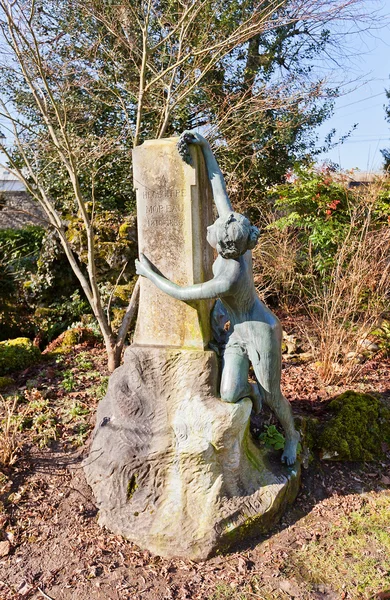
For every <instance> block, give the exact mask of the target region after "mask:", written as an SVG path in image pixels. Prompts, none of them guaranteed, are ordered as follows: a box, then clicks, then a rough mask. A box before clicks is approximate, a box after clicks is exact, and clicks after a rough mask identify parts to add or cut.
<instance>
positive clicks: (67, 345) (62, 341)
mask: <svg viewBox="0 0 390 600" xmlns="http://www.w3.org/2000/svg"><path fill="white" fill-rule="evenodd" d="M95 341H96V336H95V334H94V332H93V331H92V330H91V329H89V328H88V327H73V328H72V329H68V330H67V331H64V333H62V334H61V335H60V336H59V337H58V338H57V339H56V340H54V341H53V342H52V343H51V344H50V345H49V346H48V347H47V349H46V351H45V352H49V353H50V354H69V353H70V352H71V351H72V350H73V348H74V347H75V346H76V345H77V344H82V343H85V342H87V343H88V342H89V343H93V342H95Z"/></svg>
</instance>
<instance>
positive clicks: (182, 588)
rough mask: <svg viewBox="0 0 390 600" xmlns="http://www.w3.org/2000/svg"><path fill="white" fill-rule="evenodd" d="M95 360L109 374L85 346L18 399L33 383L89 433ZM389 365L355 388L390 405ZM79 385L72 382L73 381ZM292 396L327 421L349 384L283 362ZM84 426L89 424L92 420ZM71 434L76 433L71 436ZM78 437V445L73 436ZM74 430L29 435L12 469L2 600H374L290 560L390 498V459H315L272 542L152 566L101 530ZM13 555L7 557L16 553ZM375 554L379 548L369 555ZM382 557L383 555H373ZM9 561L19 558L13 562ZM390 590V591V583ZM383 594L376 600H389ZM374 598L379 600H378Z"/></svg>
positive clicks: (40, 375)
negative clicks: (44, 441)
mask: <svg viewBox="0 0 390 600" xmlns="http://www.w3.org/2000/svg"><path fill="white" fill-rule="evenodd" d="M81 352H84V353H85V355H88V356H89V357H90V360H91V361H92V362H93V368H94V369H95V371H98V372H99V373H100V376H101V375H106V374H107V373H106V372H105V366H104V351H103V350H102V349H100V348H93V349H88V348H86V347H80V348H76V349H75V352H74V354H73V355H70V356H68V357H67V358H66V359H64V362H63V363H62V364H61V365H58V364H56V363H55V362H54V361H53V362H52V363H50V362H46V363H45V364H44V365H40V366H38V367H34V368H31V369H29V370H27V371H25V372H24V373H20V374H18V375H17V376H16V387H15V389H14V390H13V392H14V393H15V392H18V393H19V394H23V392H24V391H25V390H26V389H28V387H29V386H27V388H26V382H30V387H31V381H33V384H34V389H37V390H41V391H42V390H44V391H45V395H46V397H48V398H50V404H51V406H52V407H53V409H54V410H57V411H58V410H60V408H59V407H60V406H61V405H63V404H64V402H65V401H66V400H69V394H71V395H72V398H73V401H74V402H79V403H80V404H81V405H82V406H88V409H89V414H88V415H87V416H86V417H85V418H86V419H87V421H88V427H89V431H90V428H91V427H92V426H93V418H94V412H95V408H96V404H97V401H96V397H95V392H96V388H97V385H98V379H99V377H98V374H96V379H95V380H94V379H93V378H92V380H91V378H89V379H88V378H86V375H85V370H84V371H83V369H82V368H77V367H74V365H75V357H76V356H77V354H80V353H81ZM69 369H73V371H72V373H73V376H74V380H75V384H74V389H73V390H72V391H71V392H66V391H65V390H64V389H63V387H61V386H62V385H63V381H64V373H65V372H69ZM389 372H390V361H389V360H383V359H382V360H376V361H375V360H372V361H370V362H369V363H366V365H365V367H364V369H363V371H362V374H361V377H360V379H359V380H358V381H357V382H356V383H355V384H354V386H353V388H354V389H357V390H361V391H366V392H370V393H374V394H375V395H380V396H381V397H383V398H384V399H385V400H386V401H388V400H389V398H390V390H389V377H388V375H389ZM68 378H69V375H68ZM283 389H284V392H285V394H286V396H287V397H288V398H289V399H290V400H291V402H292V405H293V409H294V412H296V413H298V414H301V415H316V416H320V417H321V415H326V407H327V404H328V402H329V400H330V399H331V398H332V397H334V396H335V395H336V394H338V393H341V392H342V391H344V390H345V389H348V387H347V386H343V385H340V386H337V387H328V388H327V387H324V386H323V385H322V384H321V381H320V379H319V376H318V373H317V370H316V368H315V365H313V364H291V363H289V362H287V363H285V364H284V368H283ZM83 418H84V417H83ZM71 434H72V435H71ZM72 436H73V437H72ZM72 440H74V431H72V423H71V422H70V423H67V422H65V424H64V422H62V423H59V424H58V435H57V440H56V441H54V442H52V443H50V444H49V446H48V447H46V448H39V447H38V446H37V443H36V442H34V441H33V439H32V434H30V433H29V431H28V430H27V431H25V432H24V434H23V439H22V444H23V446H22V448H21V450H20V452H19V458H18V460H17V462H16V463H15V464H14V465H13V466H12V467H10V468H9V469H8V470H4V477H3V481H2V488H1V490H0V491H1V495H0V500H1V502H2V508H3V510H2V511H1V512H0V527H1V531H2V539H3V541H4V542H8V546H7V543H6V544H5V546H4V545H2V543H1V542H0V554H1V553H2V551H3V550H4V552H3V554H5V556H3V557H2V558H0V599H1V600H11V599H23V598H28V599H30V598H33V599H38V598H52V599H54V600H71V599H77V600H90V599H96V600H100V599H101V600H111V599H113V600H114V599H121V600H122V599H123V600H130V599H131V600H171V599H177V600H182V599H187V598H191V599H193V600H198V599H199V600H200V599H202V600H203V599H210V600H211V599H212V600H224V599H230V598H237V599H238V600H249V599H250V598H259V599H261V598H264V599H268V598H276V599H279V598H280V599H282V598H298V599H306V598H314V599H323V600H336V599H339V598H340V599H341V598H349V599H351V600H355V598H365V597H367V596H365V595H364V594H363V595H360V594H359V593H358V592H356V594H352V595H351V593H350V592H342V593H340V591H339V590H338V591H337V590H335V589H332V586H331V585H328V584H323V583H319V584H318V585H314V584H313V583H311V584H310V586H309V585H308V584H307V582H306V581H305V577H304V574H303V573H302V572H299V570H297V571H295V572H293V573H292V572H291V568H290V556H291V553H292V552H294V551H295V550H296V549H297V548H298V549H299V548H300V547H302V546H303V545H304V544H306V543H308V541H310V540H313V539H317V538H318V537H320V536H321V535H323V532H324V531H325V530H327V529H328V528H329V526H330V524H336V525H337V523H338V522H339V520H340V518H341V517H343V516H345V515H349V514H350V513H351V512H353V511H355V510H357V509H359V508H360V507H361V506H362V503H364V502H366V499H367V497H368V496H369V497H370V498H374V499H375V497H377V496H378V497H379V496H380V495H382V494H388V491H387V490H388V489H389V484H390V478H389V476H390V452H388V453H387V458H386V460H383V461H382V462H379V463H363V464H355V463H335V462H325V461H319V460H314V461H313V462H311V463H310V464H309V466H308V468H307V469H303V474H302V485H301V490H300V493H299V496H298V498H297V500H296V502H295V503H294V505H292V506H291V507H290V508H289V509H288V510H287V512H286V513H285V515H284V516H283V518H282V521H281V522H280V523H279V525H278V526H277V527H276V528H275V529H274V531H272V532H270V533H269V535H268V536H266V537H264V536H263V537H258V538H257V539H256V540H254V541H252V542H250V543H248V544H247V545H243V546H241V547H239V548H236V550H235V551H234V552H232V553H230V554H228V555H225V556H217V557H214V558H212V559H210V560H208V561H205V562H201V563H193V562H191V561H183V560H175V559H172V560H165V559H161V558H159V557H155V556H151V555H150V554H149V553H148V552H147V551H144V550H142V549H140V548H138V547H137V546H135V545H134V544H132V543H130V542H128V541H126V540H124V539H122V538H120V537H117V536H114V535H112V534H111V533H109V532H107V531H105V530H103V529H101V528H100V527H99V526H98V524H97V510H96V506H95V503H94V499H93V497H92V494H91V491H90V489H89V487H88V485H87V484H86V482H85V478H84V475H83V470H82V468H81V461H82V459H83V458H84V457H85V456H86V455H87V443H85V444H83V445H81V446H79V447H77V446H75V443H74V441H72ZM7 548H8V549H7ZM368 551H370V550H368ZM371 551H372V555H373V557H374V556H375V552H376V549H375V547H373V548H372V550H371ZM7 552H8V553H7ZM383 579H384V582H385V581H386V582H387V581H389V579H388V578H387V575H386V576H384V578H383ZM386 594H387V592H386V590H385V589H384V588H380V589H378V590H377V591H376V595H375V597H376V598H382V599H385V598H390V595H386ZM373 597H374V596H373Z"/></svg>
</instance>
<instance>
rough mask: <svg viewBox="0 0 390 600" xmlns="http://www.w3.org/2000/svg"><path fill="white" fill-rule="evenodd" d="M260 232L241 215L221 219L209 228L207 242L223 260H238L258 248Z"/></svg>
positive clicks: (226, 216)
mask: <svg viewBox="0 0 390 600" xmlns="http://www.w3.org/2000/svg"><path fill="white" fill-rule="evenodd" d="M259 235H260V232H259V230H258V229H257V227H255V226H254V225H251V224H250V221H249V220H248V219H247V218H246V217H244V215H240V214H239V213H235V212H231V213H228V214H227V215H225V216H223V217H219V219H217V220H216V221H215V223H214V224H213V225H211V226H210V227H208V228H207V241H208V242H209V244H210V245H211V246H212V247H213V248H216V249H217V252H218V254H220V255H221V256H223V258H237V257H238V256H241V255H242V254H245V252H246V251H247V250H252V248H254V247H255V246H256V243H257V240H258V238H259Z"/></svg>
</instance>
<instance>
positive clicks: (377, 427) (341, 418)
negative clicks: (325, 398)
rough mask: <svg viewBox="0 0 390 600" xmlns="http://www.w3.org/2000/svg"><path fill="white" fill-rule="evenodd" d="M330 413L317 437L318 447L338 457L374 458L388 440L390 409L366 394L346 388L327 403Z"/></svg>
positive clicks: (359, 459) (338, 458)
mask: <svg viewBox="0 0 390 600" xmlns="http://www.w3.org/2000/svg"><path fill="white" fill-rule="evenodd" d="M329 409H330V410H331V411H332V413H333V416H332V418H331V419H330V421H329V423H327V424H326V425H325V427H324V429H323V431H322V433H321V435H320V437H319V440H318V447H319V448H320V449H321V450H322V451H323V452H326V453H327V454H329V455H330V456H332V457H333V456H334V458H336V459H337V460H354V461H364V460H375V459H378V458H381V457H382V456H383V450H382V447H381V444H382V443H383V442H386V443H390V410H388V409H387V408H386V407H385V406H384V405H383V403H382V402H381V401H380V400H378V399H377V398H374V397H373V396H370V395H368V394H361V393H358V392H352V391H349V392H345V393H344V394H341V395H340V396H338V397H337V398H335V399H334V400H332V402H331V403H330V404H329Z"/></svg>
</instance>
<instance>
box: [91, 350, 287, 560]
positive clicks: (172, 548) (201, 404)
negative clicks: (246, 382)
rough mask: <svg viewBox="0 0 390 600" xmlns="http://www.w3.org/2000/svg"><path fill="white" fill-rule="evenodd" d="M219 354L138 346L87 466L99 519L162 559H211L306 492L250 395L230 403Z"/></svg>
mask: <svg viewBox="0 0 390 600" xmlns="http://www.w3.org/2000/svg"><path fill="white" fill-rule="evenodd" d="M217 381H218V364H217V359H216V355H215V354H214V352H212V351H196V350H180V349H166V348H148V347H144V348H141V347H130V348H128V350H127V351H126V355H125V362H124V365H123V366H122V367H120V368H119V369H117V370H116V371H115V373H114V374H113V375H112V376H111V378H110V383H109V387H108V392H107V396H106V397H105V398H104V400H103V401H101V402H100V404H99V408H98V414H97V424H96V428H95V432H94V437H93V442H92V447H91V451H90V455H89V457H88V459H87V460H86V461H85V465H84V469H85V472H86V475H87V480H88V483H89V484H90V485H91V487H92V489H93V491H94V494H95V497H96V500H97V504H98V507H99V523H100V524H101V525H104V526H106V527H107V528H108V529H109V530H110V531H113V532H114V533H116V534H120V535H124V536H125V537H126V538H128V539H129V540H131V541H133V542H135V543H137V544H138V545H139V546H141V547H142V548H147V549H148V550H150V551H151V552H153V553H155V554H158V555H160V556H167V557H171V556H180V557H183V558H189V559H192V560H204V559H206V558H207V557H208V556H210V555H212V554H213V553H215V552H216V551H217V550H224V549H227V548H228V547H229V546H230V545H231V544H233V543H235V542H237V541H238V540H239V539H240V538H242V537H245V538H250V537H251V536H254V535H257V534H259V533H261V532H264V531H266V530H267V529H268V528H269V527H270V526H271V525H272V524H273V523H274V522H275V520H277V519H278V518H279V516H280V515H281V514H282V512H283V508H284V507H285V505H286V504H287V503H289V502H292V501H293V500H294V498H295V496H296V493H297V489H298V473H297V470H296V469H295V468H287V467H283V466H282V465H281V463H280V462H279V461H280V458H279V456H278V457H277V458H276V457H275V456H273V454H272V453H270V452H268V451H266V450H262V451H260V449H259V448H257V447H256V446H255V444H254V442H253V441H252V439H251V436H250V433H249V416H250V412H251V401H250V400H249V399H244V400H242V401H241V402H238V403H237V404H227V403H225V402H222V401H221V400H220V399H219V398H218V397H217V396H216V393H217Z"/></svg>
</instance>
